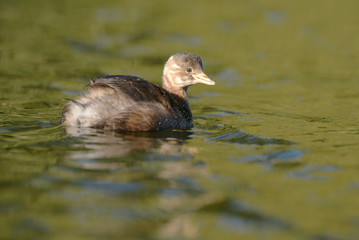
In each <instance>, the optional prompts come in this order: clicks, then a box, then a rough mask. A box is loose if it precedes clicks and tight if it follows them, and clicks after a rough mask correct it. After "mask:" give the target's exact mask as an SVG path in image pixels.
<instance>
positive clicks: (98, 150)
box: [64, 127, 197, 167]
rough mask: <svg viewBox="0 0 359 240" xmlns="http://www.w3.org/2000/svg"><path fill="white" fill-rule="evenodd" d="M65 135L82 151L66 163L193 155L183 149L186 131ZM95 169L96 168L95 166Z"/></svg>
mask: <svg viewBox="0 0 359 240" xmlns="http://www.w3.org/2000/svg"><path fill="white" fill-rule="evenodd" d="M64 132H65V134H66V135H68V136H71V137H75V138H77V139H78V140H79V142H78V144H77V145H76V147H79V148H82V149H81V150H76V151H73V152H71V153H70V156H69V158H70V159H74V160H75V159H82V160H84V159H101V158H118V157H123V156H128V155H131V156H133V157H135V155H137V156H140V155H143V154H146V153H148V152H149V151H152V152H153V151H155V152H156V153H157V154H159V155H161V154H162V155H173V156H176V155H179V154H183V153H187V154H191V153H194V152H197V150H196V148H194V147H186V148H185V147H183V146H182V144H183V143H184V142H185V141H186V140H188V139H191V137H190V135H191V134H192V132H191V131H188V130H163V131H159V132H116V131H105V130H100V129H94V128H77V127H66V128H64ZM98 164H101V163H98ZM97 167H99V166H97Z"/></svg>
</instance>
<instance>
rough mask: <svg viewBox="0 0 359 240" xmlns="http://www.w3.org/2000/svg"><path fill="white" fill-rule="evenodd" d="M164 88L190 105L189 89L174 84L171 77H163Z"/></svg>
mask: <svg viewBox="0 0 359 240" xmlns="http://www.w3.org/2000/svg"><path fill="white" fill-rule="evenodd" d="M162 87H163V88H164V89H165V90H167V91H168V92H170V93H171V94H173V95H176V96H177V97H179V98H181V99H183V100H184V101H186V102H187V103H188V96H187V87H179V86H176V85H175V84H173V78H172V76H171V75H169V74H167V75H163V76H162Z"/></svg>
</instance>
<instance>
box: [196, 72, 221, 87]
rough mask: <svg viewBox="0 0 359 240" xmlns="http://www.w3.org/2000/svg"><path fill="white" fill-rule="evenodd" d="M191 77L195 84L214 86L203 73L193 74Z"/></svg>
mask: <svg viewBox="0 0 359 240" xmlns="http://www.w3.org/2000/svg"><path fill="white" fill-rule="evenodd" d="M192 77H193V78H194V79H195V81H196V83H203V84H206V85H214V84H216V83H215V82H214V81H213V80H212V79H210V78H209V77H208V76H207V75H206V74H205V73H199V74H193V75H192Z"/></svg>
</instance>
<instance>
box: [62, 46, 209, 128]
mask: <svg viewBox="0 0 359 240" xmlns="http://www.w3.org/2000/svg"><path fill="white" fill-rule="evenodd" d="M197 83H203V84H207V85H214V84H215V82H214V81H213V80H211V79H210V78H209V77H208V76H207V75H206V74H205V73H204V72H203V65H202V60H201V58H200V57H199V56H197V55H195V54H191V53H177V54H174V55H172V56H171V57H170V58H169V59H168V61H167V62H166V64H165V66H164V69H163V75H162V87H160V86H158V85H156V84H153V83H150V82H148V81H146V80H144V79H142V78H139V77H134V76H125V75H109V76H104V77H99V78H96V79H94V80H92V81H91V82H90V83H89V85H88V92H87V93H85V94H84V95H82V96H80V97H79V98H78V99H76V100H70V101H69V102H68V103H67V104H66V105H65V107H64V108H63V113H62V118H61V122H60V123H62V124H65V125H66V126H72V127H92V128H102V129H109V130H119V131H156V130H162V129H167V128H174V129H188V128H191V127H192V126H193V117H192V113H191V109H190V107H189V103H188V97H187V88H188V87H189V86H191V85H193V84H197Z"/></svg>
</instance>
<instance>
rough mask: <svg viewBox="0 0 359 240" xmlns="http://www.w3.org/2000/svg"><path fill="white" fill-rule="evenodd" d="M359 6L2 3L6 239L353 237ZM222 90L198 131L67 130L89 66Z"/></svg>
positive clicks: (198, 98) (1, 222)
mask: <svg viewBox="0 0 359 240" xmlns="http://www.w3.org/2000/svg"><path fill="white" fill-rule="evenodd" d="M358 7H359V6H358V3H357V1H354V0H352V1H351V0H347V1H334V0H332V1H324V0H320V1H316V2H315V3H314V2H312V1H300V2H299V1H296V2H290V1H282V0H273V1H260V0H256V1H230V0H226V1H221V2H220V6H219V3H218V2H215V1H195V2H194V1H181V2H179V1H167V2H163V1H159V0H158V1H121V2H116V1H91V2H88V1H76V2H73V1H41V0H39V1H2V2H1V3H0V24H1V28H0V83H1V84H0V92H1V95H0V100H1V101H0V113H1V119H0V166H1V167H0V190H1V194H0V214H1V218H0V229H1V231H0V238H1V239H358V238H359V211H358V201H359V178H358V169H359V165H358V153H359V147H358V144H359V128H358V114H359V112H358V109H359V101H358V97H359V92H358V90H359V80H358V79H359V68H358V66H359V45H358V44H357V43H358V42H359V34H358V31H357V30H358V28H357V22H359V17H358V14H357V9H358ZM182 51H187V52H193V53H197V54H199V55H200V56H201V57H202V59H203V61H204V65H205V71H206V73H207V74H208V75H209V76H210V77H211V78H213V79H214V80H215V81H216V83H217V84H216V85H215V86H203V85H202V86H193V87H191V88H190V90H189V95H190V104H191V108H192V111H193V115H194V116H195V121H194V128H193V129H191V130H186V131H176V130H168V131H162V132H158V133H133V134H128V133H127V134H125V133H115V132H105V131H101V130H94V129H80V130H79V129H63V128H61V127H59V126H58V125H57V123H58V121H59V120H60V117H61V108H62V106H63V105H64V104H65V103H66V101H65V100H63V99H65V98H76V96H77V95H79V94H81V92H82V91H84V90H85V89H86V84H87V83H88V82H89V80H90V79H91V78H95V77H98V76H101V75H104V74H132V75H138V76H142V77H145V78H146V79H148V80H151V81H154V82H156V83H160V76H161V72H162V68H163V64H164V62H165V61H166V60H167V58H168V57H169V56H170V55H171V54H173V53H176V52H182Z"/></svg>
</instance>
